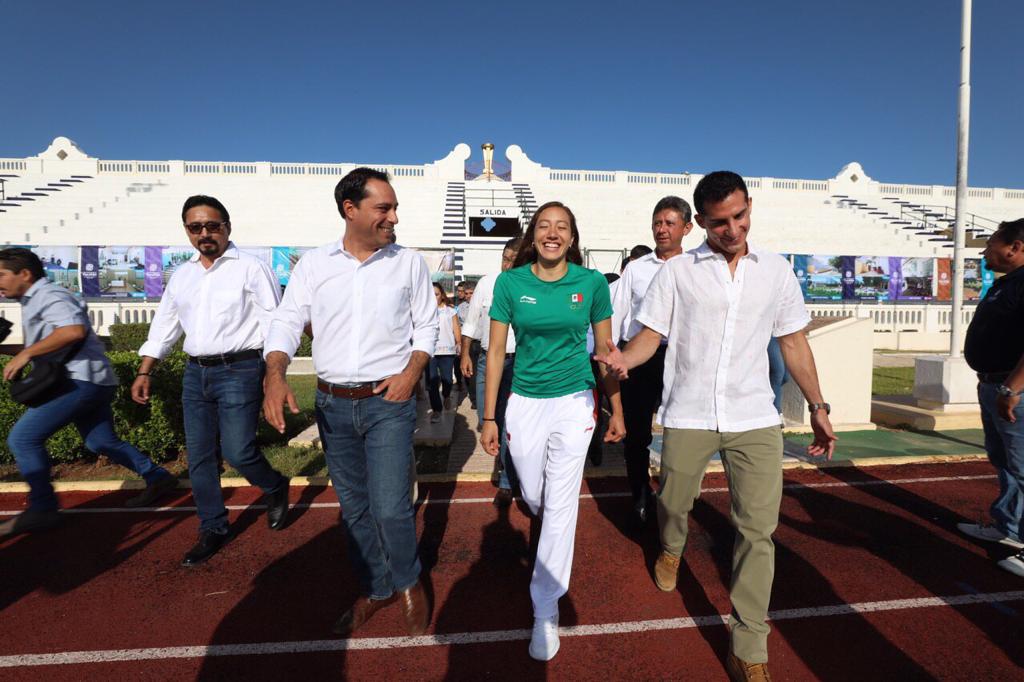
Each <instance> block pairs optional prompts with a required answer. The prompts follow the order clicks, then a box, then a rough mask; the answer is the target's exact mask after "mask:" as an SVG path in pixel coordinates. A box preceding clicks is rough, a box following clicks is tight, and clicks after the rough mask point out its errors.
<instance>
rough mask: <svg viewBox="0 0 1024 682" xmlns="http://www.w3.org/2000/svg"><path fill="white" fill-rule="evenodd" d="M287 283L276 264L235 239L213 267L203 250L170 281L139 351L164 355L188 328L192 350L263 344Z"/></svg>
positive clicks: (235, 348) (187, 343) (187, 338)
mask: <svg viewBox="0 0 1024 682" xmlns="http://www.w3.org/2000/svg"><path fill="white" fill-rule="evenodd" d="M280 300H281V287H280V285H279V284H278V282H277V277H276V276H275V275H274V272H273V270H271V269H270V266H269V265H267V264H266V263H264V262H263V261H261V260H259V259H258V258H256V257H255V256H251V255H249V254H247V253H244V252H242V251H240V250H238V248H237V247H235V245H234V243H232V242H228V248H227V249H226V250H225V251H224V253H223V254H221V256H220V258H218V259H217V260H215V261H214V262H213V265H211V266H210V267H209V268H206V267H204V266H203V264H202V263H200V262H199V252H198V251H197V252H196V253H195V254H193V255H192V257H191V258H190V259H189V260H187V261H185V262H184V263H182V264H181V265H179V266H178V267H177V269H176V270H175V271H174V274H173V275H171V279H170V281H169V282H167V288H166V289H164V294H163V297H162V298H161V299H160V306H159V307H158V308H157V310H156V316H155V317H154V318H153V322H152V324H151V325H150V327H149V337H148V338H147V340H146V343H144V344H142V347H141V348H140V349H139V355H148V356H149V357H151V358H156V359H157V360H160V359H162V358H163V357H164V356H166V355H167V353H168V352H170V350H171V348H173V347H174V344H175V342H177V340H178V339H179V338H180V337H181V334H182V332H184V333H185V346H184V350H185V352H186V353H188V354H189V355H221V354H224V353H237V352H238V351H243V350H252V349H254V348H261V347H262V346H263V339H264V338H265V337H266V334H267V328H268V327H269V325H270V316H271V314H272V313H273V312H274V308H276V307H277V303H278V301H280Z"/></svg>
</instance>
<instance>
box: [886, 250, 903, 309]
mask: <svg viewBox="0 0 1024 682" xmlns="http://www.w3.org/2000/svg"><path fill="white" fill-rule="evenodd" d="M902 292H903V259H902V258H899V257H894V256H889V300H890V301H895V300H897V299H898V298H899V297H900V294H901V293H902Z"/></svg>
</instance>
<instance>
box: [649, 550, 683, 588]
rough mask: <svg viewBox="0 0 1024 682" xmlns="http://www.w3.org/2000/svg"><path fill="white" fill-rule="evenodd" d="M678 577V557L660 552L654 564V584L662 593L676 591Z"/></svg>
mask: <svg viewBox="0 0 1024 682" xmlns="http://www.w3.org/2000/svg"><path fill="white" fill-rule="evenodd" d="M678 577H679V557H677V556H674V555H672V554H669V553H668V552H666V551H664V550H662V552H661V554H660V555H658V560H657V561H655V562H654V584H655V585H657V586H658V589H659V590H661V591H662V592H671V591H672V590H674V589H676V580H677V579H678Z"/></svg>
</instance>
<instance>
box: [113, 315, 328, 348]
mask: <svg viewBox="0 0 1024 682" xmlns="http://www.w3.org/2000/svg"><path fill="white" fill-rule="evenodd" d="M147 336H149V323H148V322H138V323H132V324H112V325H110V349H111V350H115V351H117V350H130V351H135V352H138V350H139V349H140V348H142V344H144V343H145V342H146V337H147ZM183 338H184V337H183ZM181 344H182V339H179V340H178V343H177V344H176V345H175V347H174V349H175V350H181ZM312 354H313V339H311V338H310V337H308V336H306V335H305V334H303V335H302V341H300V342H299V349H298V350H297V351H296V352H295V355H297V356H300V357H309V356H310V355H312Z"/></svg>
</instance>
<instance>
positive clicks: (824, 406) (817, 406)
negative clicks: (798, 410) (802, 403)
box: [807, 403, 832, 414]
mask: <svg viewBox="0 0 1024 682" xmlns="http://www.w3.org/2000/svg"><path fill="white" fill-rule="evenodd" d="M818 410H825V414H832V406H831V405H829V404H828V403H809V404H808V405H807V411H808V412H810V413H811V414H814V413H815V412H817V411H818Z"/></svg>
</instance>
